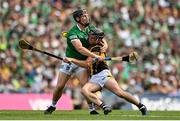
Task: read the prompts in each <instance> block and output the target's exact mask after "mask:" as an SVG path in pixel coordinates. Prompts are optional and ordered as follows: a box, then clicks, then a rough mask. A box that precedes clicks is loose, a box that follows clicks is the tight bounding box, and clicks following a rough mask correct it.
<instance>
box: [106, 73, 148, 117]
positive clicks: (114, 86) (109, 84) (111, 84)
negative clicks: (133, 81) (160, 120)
mask: <svg viewBox="0 0 180 121" xmlns="http://www.w3.org/2000/svg"><path fill="white" fill-rule="evenodd" d="M105 88H106V89H108V90H110V91H111V92H113V93H114V94H116V95H117V96H119V97H121V98H124V99H125V100H127V101H128V102H130V103H132V104H134V105H136V106H137V107H138V108H139V109H140V111H141V112H142V115H146V113H147V109H146V107H145V105H143V104H141V103H140V102H139V101H138V100H137V99H136V98H135V97H133V96H132V95H131V94H130V93H128V92H126V91H124V90H123V89H121V88H120V86H119V85H118V83H117V81H116V80H115V79H114V78H113V77H111V78H110V79H109V80H108V81H106V83H105Z"/></svg>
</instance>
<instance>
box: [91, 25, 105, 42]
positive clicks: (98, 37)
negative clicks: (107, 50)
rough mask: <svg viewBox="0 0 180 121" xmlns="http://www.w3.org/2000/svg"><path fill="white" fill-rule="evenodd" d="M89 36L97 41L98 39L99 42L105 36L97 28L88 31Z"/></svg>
mask: <svg viewBox="0 0 180 121" xmlns="http://www.w3.org/2000/svg"><path fill="white" fill-rule="evenodd" d="M90 35H93V36H95V37H96V38H97V39H100V40H102V39H103V38H104V36H105V34H104V32H103V31H102V30H101V29H98V28H95V29H92V30H90V32H89V36H90Z"/></svg>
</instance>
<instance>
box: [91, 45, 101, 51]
mask: <svg viewBox="0 0 180 121" xmlns="http://www.w3.org/2000/svg"><path fill="white" fill-rule="evenodd" d="M90 51H91V52H101V46H100V45H95V46H93V47H92V48H91V49H90Z"/></svg>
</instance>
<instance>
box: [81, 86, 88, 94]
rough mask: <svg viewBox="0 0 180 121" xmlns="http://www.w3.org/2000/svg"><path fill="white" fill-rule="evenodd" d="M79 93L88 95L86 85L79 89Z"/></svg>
mask: <svg viewBox="0 0 180 121" xmlns="http://www.w3.org/2000/svg"><path fill="white" fill-rule="evenodd" d="M81 93H82V94H83V95H89V93H90V90H89V89H88V88H86V87H83V88H82V89H81Z"/></svg>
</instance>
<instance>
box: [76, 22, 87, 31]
mask: <svg viewBox="0 0 180 121" xmlns="http://www.w3.org/2000/svg"><path fill="white" fill-rule="evenodd" d="M76 26H77V28H78V29H79V30H80V31H82V32H85V31H86V29H87V28H88V27H87V28H85V30H82V29H81V28H80V27H79V25H78V24H77V25H76Z"/></svg>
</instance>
